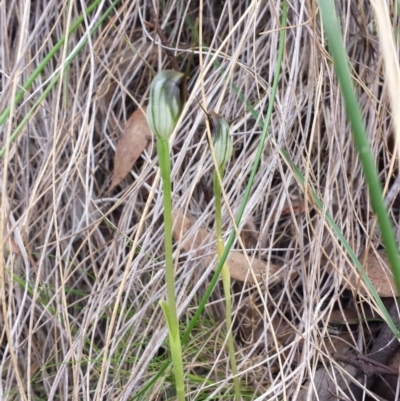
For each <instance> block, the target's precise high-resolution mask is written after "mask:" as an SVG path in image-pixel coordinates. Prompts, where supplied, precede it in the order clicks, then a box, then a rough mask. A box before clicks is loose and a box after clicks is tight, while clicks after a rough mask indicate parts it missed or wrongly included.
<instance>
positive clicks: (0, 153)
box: [0, 0, 121, 157]
mask: <svg viewBox="0 0 400 401" xmlns="http://www.w3.org/2000/svg"><path fill="white" fill-rule="evenodd" d="M120 1H121V0H114V2H113V3H112V4H111V5H110V7H108V8H107V10H106V11H105V12H104V13H103V14H102V16H101V17H100V19H99V20H98V21H97V22H96V24H95V25H94V26H93V28H92V29H91V30H90V34H91V35H92V34H93V33H94V32H95V31H96V30H97V29H98V28H99V27H100V26H101V24H102V23H103V22H104V21H105V19H106V18H107V17H108V15H109V14H110V13H111V11H113V10H114V8H115V6H116V5H117V4H118V3H119V2H120ZM99 3H100V0H96V1H95V2H93V3H92V4H91V5H90V6H89V7H88V8H87V10H86V15H87V14H89V13H91V12H93V10H94V9H95V8H96V6H97V5H98V4H99ZM83 20H84V16H81V17H79V18H78V19H77V20H76V21H75V22H74V23H73V24H72V26H71V28H70V30H69V31H68V35H70V34H71V33H73V32H74V31H75V30H76V29H77V28H78V26H79V25H80V24H81V23H82V21H83ZM64 41H65V36H63V37H62V38H61V39H60V40H59V41H58V42H57V43H56V45H55V46H54V48H53V49H52V50H51V51H50V52H49V54H48V55H47V56H46V57H45V58H44V59H43V60H42V62H41V63H40V64H39V66H38V67H37V68H36V69H35V71H34V72H33V73H32V75H31V76H30V77H29V78H28V80H27V81H26V82H25V84H24V85H23V86H22V88H23V89H21V90H20V91H18V92H17V94H16V96H15V98H14V103H19V102H20V101H21V100H22V98H23V96H24V94H25V93H26V91H27V90H28V89H29V88H30V87H31V86H32V84H33V82H34V81H35V79H36V78H37V77H38V75H39V74H40V73H41V72H42V71H43V69H44V68H45V66H46V64H47V63H48V62H49V61H50V60H51V59H52V57H54V55H55V54H56V53H57V51H58V50H60V48H61V46H62V45H63V44H64ZM87 41H88V40H87V39H85V40H84V41H83V42H82V43H81V44H80V45H79V46H78V47H77V48H76V49H75V51H74V52H73V53H72V54H71V55H70V56H69V58H68V60H67V61H66V63H65V65H64V66H63V70H66V69H67V68H68V67H69V66H70V65H71V63H72V61H73V60H74V58H75V57H76V56H77V55H78V54H79V52H80V51H81V50H82V48H83V47H84V46H85V45H86V43H87ZM60 75H61V74H60V72H59V73H58V74H57V75H56V76H55V77H54V78H53V79H52V80H51V82H50V83H49V84H48V86H47V88H46V89H45V90H44V92H43V93H42V95H41V96H40V97H39V99H38V100H37V101H36V102H35V103H34V105H33V106H32V107H31V109H30V110H29V112H28V113H27V114H26V116H25V117H24V118H23V120H22V121H21V123H20V124H19V125H18V127H17V128H16V129H15V131H14V132H13V133H12V134H11V136H10V140H9V143H8V146H9V145H10V144H11V143H12V142H13V141H14V140H15V139H16V138H17V137H18V135H19V134H20V132H21V131H22V129H23V128H24V126H25V124H26V123H27V122H28V121H29V119H30V118H31V116H32V115H33V114H34V112H35V110H36V109H37V107H38V106H39V105H40V103H41V102H42V101H43V99H45V97H46V96H47V95H48V93H49V92H50V91H51V89H52V88H53V87H54V85H55V84H56V83H57V82H58V80H59V79H60ZM10 110H11V105H10V106H8V107H7V108H6V109H5V110H4V111H3V112H2V114H1V115H0V126H1V125H3V124H4V122H5V121H6V119H7V117H8V116H9V115H10ZM6 146H7V145H4V146H3V147H2V148H1V150H0V157H3V155H4V153H5V150H6Z"/></svg>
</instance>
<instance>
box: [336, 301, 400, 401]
mask: <svg viewBox="0 0 400 401" xmlns="http://www.w3.org/2000/svg"><path fill="white" fill-rule="evenodd" d="M399 307H400V299H399V298H397V299H396V301H395V302H393V305H392V306H391V308H390V309H389V315H390V317H391V318H392V319H393V321H394V323H395V324H396V326H398V324H399V312H398V308H399ZM399 346H400V342H399V340H398V339H397V338H396V337H395V336H394V334H393V333H392V331H391V330H390V328H389V327H388V325H386V324H385V325H384V326H383V327H382V329H381V332H380V333H379V336H378V338H377V339H376V341H375V344H374V346H373V347H372V349H371V352H370V353H369V354H368V356H364V355H360V354H359V355H356V356H355V358H352V357H349V358H347V357H345V356H343V355H340V356H339V355H337V354H336V355H335V357H336V358H337V359H339V360H341V361H343V362H346V363H350V364H351V365H353V366H355V367H356V368H358V369H359V370H358V372H357V374H356V376H355V379H356V380H357V381H358V382H361V381H362V380H363V379H364V376H367V380H366V384H365V387H364V388H363V387H360V386H359V384H355V383H352V384H351V385H350V387H349V389H348V390H347V391H345V394H346V396H347V397H349V399H351V400H354V401H361V400H362V399H363V393H364V389H365V388H367V389H369V388H371V386H372V385H373V383H374V381H375V379H376V376H377V375H379V374H396V375H397V374H398V372H397V371H396V372H395V370H394V369H391V368H389V367H388V366H386V364H387V363H388V362H389V359H390V357H391V356H392V355H393V354H394V353H395V352H396V351H397V349H398V348H399Z"/></svg>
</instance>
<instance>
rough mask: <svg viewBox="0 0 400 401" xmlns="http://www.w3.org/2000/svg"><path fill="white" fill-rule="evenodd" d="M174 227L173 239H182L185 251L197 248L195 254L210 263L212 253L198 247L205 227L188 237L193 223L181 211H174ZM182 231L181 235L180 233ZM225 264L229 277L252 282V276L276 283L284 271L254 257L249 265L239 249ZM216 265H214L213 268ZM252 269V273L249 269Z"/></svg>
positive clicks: (204, 236)
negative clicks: (205, 252)
mask: <svg viewBox="0 0 400 401" xmlns="http://www.w3.org/2000/svg"><path fill="white" fill-rule="evenodd" d="M173 219H174V228H173V235H174V239H175V241H182V245H181V246H182V248H183V249H184V250H185V251H189V250H191V249H198V253H197V256H203V258H202V261H203V262H204V264H205V265H208V264H210V263H212V261H213V259H214V256H215V255H213V254H211V255H210V254H207V255H205V254H204V252H202V251H201V250H200V249H201V247H202V245H204V243H205V239H206V238H207V237H208V236H209V232H208V231H207V230H205V229H200V230H197V231H196V232H193V233H192V232H191V233H190V236H189V237H188V235H187V233H188V232H189V230H190V228H191V227H192V226H193V225H194V221H193V220H192V219H190V218H189V217H185V216H184V215H183V214H182V213H180V212H178V211H174V213H173ZM181 231H182V237H181V236H180V235H181ZM227 264H228V267H229V272H230V274H231V277H232V278H234V279H235V280H239V281H247V282H249V283H254V278H255V279H256V280H257V281H258V282H264V280H265V281H267V282H268V284H272V283H276V282H277V281H280V280H282V279H283V278H284V275H285V272H284V270H283V269H282V267H281V266H277V265H274V264H271V263H267V262H265V261H263V260H260V259H254V260H252V261H251V265H250V266H249V263H248V262H247V260H246V257H245V255H244V254H243V253H242V252H240V251H233V252H231V253H230V254H229V256H228V260H227ZM216 267H217V266H216V265H215V266H214V268H216ZM250 270H252V271H253V273H254V276H253V274H252V273H251V271H250Z"/></svg>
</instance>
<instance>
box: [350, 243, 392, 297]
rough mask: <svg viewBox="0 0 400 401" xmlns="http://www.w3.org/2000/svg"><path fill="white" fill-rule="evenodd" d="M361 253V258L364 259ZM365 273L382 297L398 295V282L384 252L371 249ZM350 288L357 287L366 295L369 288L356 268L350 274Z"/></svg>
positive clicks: (360, 292) (359, 291) (358, 290)
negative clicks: (395, 280) (363, 282)
mask: <svg viewBox="0 0 400 401" xmlns="http://www.w3.org/2000/svg"><path fill="white" fill-rule="evenodd" d="M362 257H363V253H361V256H360V260H362ZM364 271H365V273H366V274H367V276H368V277H369V279H370V280H371V282H372V284H373V285H374V287H375V289H376V291H377V293H378V294H379V295H380V296H381V297H395V296H397V295H398V294H397V290H396V284H395V282H394V278H393V274H392V272H391V271H390V268H389V263H388V260H387V257H386V255H385V254H384V253H383V252H377V253H375V252H373V251H369V252H368V254H367V257H366V261H365V270H364ZM346 287H347V288H348V289H352V288H356V289H357V292H358V293H359V294H363V295H365V294H366V292H367V290H366V288H365V286H364V285H363V284H362V282H361V281H360V275H359V273H358V272H356V271H355V270H353V271H352V273H350V275H349V282H348V283H347V284H346Z"/></svg>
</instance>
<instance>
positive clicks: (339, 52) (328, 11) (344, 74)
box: [318, 0, 400, 336]
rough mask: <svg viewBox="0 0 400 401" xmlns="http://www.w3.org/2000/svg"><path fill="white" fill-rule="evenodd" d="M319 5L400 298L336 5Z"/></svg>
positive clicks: (399, 276)
mask: <svg viewBox="0 0 400 401" xmlns="http://www.w3.org/2000/svg"><path fill="white" fill-rule="evenodd" d="M318 3H319V5H320V9H321V16H322V20H323V24H324V29H325V32H326V36H327V39H328V44H329V51H330V53H331V54H332V57H333V60H334V67H335V71H336V75H337V77H338V80H339V84H340V89H341V92H342V95H343V100H344V104H345V107H346V112H347V118H348V120H349V121H350V125H351V131H352V134H353V139H354V143H355V145H356V148H357V152H358V155H359V158H360V162H361V165H362V168H363V172H364V175H365V178H366V182H367V185H368V190H369V197H370V200H371V204H372V207H373V210H374V212H375V214H376V216H377V219H378V223H379V227H380V232H381V236H382V242H383V244H384V246H385V249H386V253H387V256H388V260H389V264H390V266H391V268H392V272H393V275H394V278H395V281H396V285H397V292H398V293H399V294H400V257H399V252H398V245H397V243H396V236H395V233H394V230H393V225H392V223H391V221H390V218H389V214H388V211H387V208H386V205H385V202H384V200H383V195H382V192H383V191H382V185H381V183H380V180H379V176H378V172H377V169H376V166H375V162H374V159H373V157H372V152H371V148H370V146H369V143H368V137H367V134H366V128H365V124H364V121H363V118H362V113H361V109H360V106H359V104H358V101H357V95H356V93H355V90H354V85H353V81H352V79H351V74H350V68H349V62H348V58H347V54H346V51H345V48H344V46H343V42H342V35H341V32H340V24H339V20H338V18H337V14H336V10H335V5H334V3H333V1H331V0H330V1H328V0H324V1H321V0H319V1H318ZM392 330H393V329H392ZM396 332H397V336H399V331H398V330H396V331H394V333H396Z"/></svg>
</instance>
